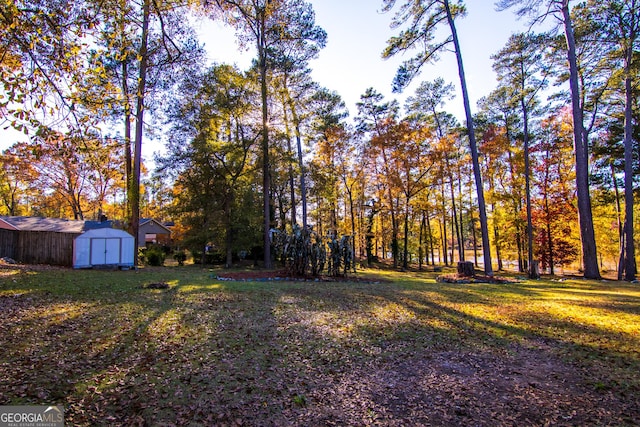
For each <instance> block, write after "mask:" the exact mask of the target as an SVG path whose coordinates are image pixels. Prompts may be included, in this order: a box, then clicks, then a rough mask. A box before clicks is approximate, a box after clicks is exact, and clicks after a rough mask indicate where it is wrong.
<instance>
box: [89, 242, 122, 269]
mask: <svg viewBox="0 0 640 427" xmlns="http://www.w3.org/2000/svg"><path fill="white" fill-rule="evenodd" d="M105 264H106V265H111V264H120V239H103V238H97V239H91V265H105Z"/></svg>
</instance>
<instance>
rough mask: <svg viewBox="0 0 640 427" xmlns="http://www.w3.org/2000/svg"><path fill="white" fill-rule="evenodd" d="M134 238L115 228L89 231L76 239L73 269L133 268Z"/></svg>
mask: <svg viewBox="0 0 640 427" xmlns="http://www.w3.org/2000/svg"><path fill="white" fill-rule="evenodd" d="M134 246H135V242H134V239H133V236H132V235H131V234H129V233H127V232H126V231H123V230H117V229H114V228H98V229H95V230H89V231H87V232H85V233H82V234H81V235H79V236H78V237H76V239H75V241H74V244H73V268H92V267H106V266H110V267H133V265H134V259H135V258H134V257H135V248H134Z"/></svg>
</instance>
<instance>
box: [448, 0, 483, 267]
mask: <svg viewBox="0 0 640 427" xmlns="http://www.w3.org/2000/svg"><path fill="white" fill-rule="evenodd" d="M444 6H445V9H446V11H447V20H448V22H449V27H450V28H451V35H452V37H453V44H454V46H455V51H456V60H457V61H458V73H459V75H460V86H461V87H462V99H463V101H464V110H465V115H466V119H467V131H468V133H469V148H470V149H471V160H472V162H473V175H474V178H475V182H476V191H477V193H478V211H479V213H480V231H481V234H482V254H483V258H484V272H485V274H486V275H487V276H493V268H492V266H491V246H490V244H489V227H488V223H487V210H486V206H485V200H484V188H483V186H482V176H481V174H480V161H479V159H478V147H477V144H476V136H475V130H474V126H473V115H472V114H471V105H470V103H469V93H468V91H467V81H466V78H465V74H464V66H463V63H462V53H461V52H460V43H459V41H458V33H457V31H456V26H455V24H454V22H453V16H452V15H451V9H450V7H449V1H448V0H445V1H444Z"/></svg>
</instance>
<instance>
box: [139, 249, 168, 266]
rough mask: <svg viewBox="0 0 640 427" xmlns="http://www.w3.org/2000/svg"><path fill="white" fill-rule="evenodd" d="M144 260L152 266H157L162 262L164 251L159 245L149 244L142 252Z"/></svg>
mask: <svg viewBox="0 0 640 427" xmlns="http://www.w3.org/2000/svg"><path fill="white" fill-rule="evenodd" d="M143 257H144V262H145V264H147V265H150V266H153V267H159V266H161V265H163V264H164V260H165V257H166V255H165V253H164V251H163V250H162V248H161V247H159V246H150V247H148V248H146V250H144V252H143Z"/></svg>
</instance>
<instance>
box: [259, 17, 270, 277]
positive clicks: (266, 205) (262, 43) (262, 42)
mask: <svg viewBox="0 0 640 427" xmlns="http://www.w3.org/2000/svg"><path fill="white" fill-rule="evenodd" d="M266 19H267V17H266V10H264V9H263V10H262V15H261V16H260V23H259V27H260V34H259V36H258V40H257V41H258V43H257V44H258V46H257V47H258V62H259V68H260V95H261V101H262V193H263V194H262V202H263V211H262V213H263V215H264V218H263V245H264V268H271V267H272V265H273V263H272V261H271V164H270V161H269V110H268V105H267V102H268V93H267V52H266V43H267V41H266V34H265V33H266V28H265V27H266V22H265V21H266Z"/></svg>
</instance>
